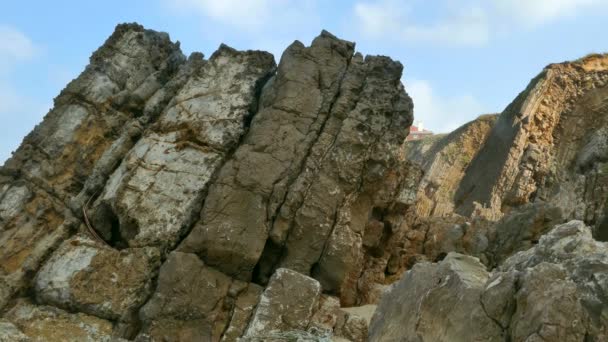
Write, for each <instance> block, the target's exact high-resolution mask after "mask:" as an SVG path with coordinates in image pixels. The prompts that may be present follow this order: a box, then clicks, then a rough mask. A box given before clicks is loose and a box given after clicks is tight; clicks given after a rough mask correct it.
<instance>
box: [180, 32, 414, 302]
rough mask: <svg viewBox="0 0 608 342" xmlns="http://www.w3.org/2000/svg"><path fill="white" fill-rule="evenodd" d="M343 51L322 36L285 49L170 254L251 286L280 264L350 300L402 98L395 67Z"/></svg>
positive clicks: (389, 171) (382, 196) (405, 106)
mask: <svg viewBox="0 0 608 342" xmlns="http://www.w3.org/2000/svg"><path fill="white" fill-rule="evenodd" d="M352 54H353V44H352V43H350V42H346V41H342V40H339V39H337V38H336V37H333V36H332V35H330V34H329V33H327V32H324V33H322V34H321V36H319V37H317V38H316V39H315V40H314V41H313V43H312V45H311V46H310V47H304V46H303V45H302V44H301V43H299V42H295V43H294V44H292V45H291V46H290V47H289V48H288V49H287V50H286V51H285V53H284V54H283V57H282V59H281V63H280V65H279V68H278V72H277V74H276V75H275V76H274V77H273V78H272V79H271V80H270V81H269V83H268V84H267V85H266V86H265V87H264V90H263V92H262V96H261V101H260V111H259V113H258V114H256V115H255V117H254V119H253V121H252V125H251V129H250V131H249V133H248V134H247V136H246V137H245V139H244V141H243V143H242V144H241V145H240V146H239V147H238V148H237V150H236V152H235V154H234V156H233V158H232V159H231V160H229V161H228V162H227V163H226V165H224V167H222V169H221V171H220V172H219V175H218V180H217V181H216V182H215V183H214V184H213V185H211V187H210V189H209V194H208V196H207V198H206V200H205V204H204V207H203V210H202V214H201V220H200V221H199V223H197V224H196V226H195V227H194V229H193V231H192V232H191V234H190V235H189V236H188V237H187V238H186V240H185V241H184V242H183V243H182V245H181V246H180V247H179V249H180V250H181V251H185V252H194V253H197V254H198V255H200V256H201V257H202V258H203V259H204V260H205V262H206V263H207V264H209V265H211V266H213V267H217V268H218V269H220V270H222V271H223V272H225V273H227V274H229V275H232V276H235V277H237V278H239V279H243V280H249V279H251V278H252V276H255V278H256V279H255V280H256V281H258V282H259V283H262V284H265V283H266V282H267V281H268V278H269V277H270V275H271V274H273V272H274V270H275V269H276V268H277V267H286V268H291V269H293V270H296V271H298V272H300V273H302V274H306V275H308V274H311V275H312V276H313V277H315V278H316V279H318V280H319V281H320V282H321V283H322V284H323V287H324V289H326V290H329V291H337V292H344V293H345V296H344V297H345V298H344V299H343V300H347V301H349V302H354V301H355V300H356V299H355V298H353V297H355V296H356V291H357V289H356V288H353V287H356V281H357V279H356V278H357V277H358V274H360V271H361V268H362V266H363V265H362V258H363V255H364V251H363V249H362V241H361V236H360V232H361V231H362V230H363V228H364V226H365V225H366V223H367V217H368V215H367V214H368V213H369V212H371V210H372V207H373V206H374V205H378V206H384V205H388V204H387V202H390V201H391V200H392V198H391V197H390V196H389V195H388V194H387V193H391V189H389V190H386V188H390V186H393V187H395V186H396V184H394V183H396V182H397V179H398V177H397V175H396V174H397V173H398V168H397V167H396V166H397V164H396V161H397V154H398V153H397V148H398V146H399V145H400V144H401V142H402V141H403V138H404V137H405V133H406V132H405V131H404V130H405V128H406V127H407V126H408V124H409V122H411V100H410V99H409V98H408V97H407V96H406V94H405V92H404V91H403V88H402V86H401V84H400V82H399V79H400V76H401V70H402V66H401V64H399V63H397V62H393V61H391V60H389V59H388V58H384V57H367V58H366V59H365V60H364V59H363V57H362V56H361V55H358V54H357V55H355V56H353V55H352ZM300 94H307V96H306V97H303V98H302V97H299V95H300ZM391 181H392V183H391ZM387 184H388V185H387ZM383 191H384V192H383ZM353 246H355V247H354V248H353ZM254 271H255V272H254ZM254 273H255V274H254ZM347 289H348V290H347ZM348 292H354V293H350V294H349V293H348Z"/></svg>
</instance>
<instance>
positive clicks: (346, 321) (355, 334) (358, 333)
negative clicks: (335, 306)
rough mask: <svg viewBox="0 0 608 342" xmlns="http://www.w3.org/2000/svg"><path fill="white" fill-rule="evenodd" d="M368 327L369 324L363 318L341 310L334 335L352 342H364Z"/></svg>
mask: <svg viewBox="0 0 608 342" xmlns="http://www.w3.org/2000/svg"><path fill="white" fill-rule="evenodd" d="M368 325H369V322H368V321H366V320H365V318H363V317H361V316H359V315H356V314H353V313H352V312H350V311H346V310H344V309H342V310H341V314H340V315H339V316H338V321H337V322H336V328H335V330H334V333H335V334H336V336H340V337H342V338H346V339H348V340H349V341H352V342H365V341H367V332H368V331H367V330H368Z"/></svg>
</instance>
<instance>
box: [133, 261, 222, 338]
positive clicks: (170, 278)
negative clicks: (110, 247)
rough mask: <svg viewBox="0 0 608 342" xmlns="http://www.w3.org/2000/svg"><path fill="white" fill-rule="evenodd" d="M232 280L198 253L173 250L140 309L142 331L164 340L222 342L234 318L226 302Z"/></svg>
mask: <svg viewBox="0 0 608 342" xmlns="http://www.w3.org/2000/svg"><path fill="white" fill-rule="evenodd" d="M231 282H232V279H231V278H230V277H228V276H226V275H224V274H222V273H221V272H218V271H216V270H214V269H212V268H210V267H208V266H206V265H205V264H204V263H203V262H202V261H201V260H200V259H199V258H198V257H197V256H196V255H195V254H191V253H180V252H172V253H171V254H169V257H168V258H167V261H166V262H165V263H164V264H163V265H162V267H161V269H160V274H159V277H158V287H157V289H156V291H155V292H154V294H153V296H152V298H151V299H150V300H149V301H148V303H146V305H145V306H144V307H143V308H142V309H141V311H140V317H141V320H142V322H143V325H144V327H143V329H142V334H148V335H149V336H151V337H152V339H153V340H163V341H190V340H192V341H197V340H200V341H218V340H219V339H220V337H221V334H222V333H223V332H224V328H225V327H226V325H227V324H228V321H229V319H230V317H229V316H228V315H229V312H230V309H231V308H230V307H226V305H224V303H225V299H226V297H228V296H229V290H230V285H231Z"/></svg>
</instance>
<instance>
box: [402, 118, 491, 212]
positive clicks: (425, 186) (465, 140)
mask: <svg viewBox="0 0 608 342" xmlns="http://www.w3.org/2000/svg"><path fill="white" fill-rule="evenodd" d="M497 118H498V115H492V114H488V115H482V116H480V117H478V118H477V119H475V120H473V121H471V122H468V123H466V124H464V125H462V126H461V127H459V128H458V129H456V130H455V131H453V132H451V133H450V134H447V135H435V136H431V137H428V138H424V139H422V140H414V141H409V142H406V143H405V145H404V151H403V153H404V154H405V158H407V160H409V161H411V162H412V164H411V165H409V167H410V168H420V169H421V170H422V171H423V174H424V175H423V177H422V178H421V179H420V180H419V181H418V180H416V179H415V178H414V186H415V189H416V192H417V193H416V200H415V202H416V204H415V210H416V215H417V216H418V217H428V216H438V217H441V216H445V215H451V214H452V213H453V212H454V198H453V197H454V192H455V191H456V189H457V188H458V185H459V184H460V181H461V180H462V178H463V177H464V176H465V173H466V172H467V167H468V166H469V164H470V163H471V161H472V160H473V158H475V156H476V155H477V153H478V152H479V149H480V148H481V147H482V146H483V144H484V143H485V141H486V139H487V138H488V135H489V134H490V132H491V130H492V127H493V126H494V123H495V122H496V119H497Z"/></svg>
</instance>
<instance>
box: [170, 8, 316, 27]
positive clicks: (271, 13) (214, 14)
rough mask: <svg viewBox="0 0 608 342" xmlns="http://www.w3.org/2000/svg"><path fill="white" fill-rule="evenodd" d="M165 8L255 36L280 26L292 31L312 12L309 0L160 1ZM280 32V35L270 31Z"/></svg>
mask: <svg viewBox="0 0 608 342" xmlns="http://www.w3.org/2000/svg"><path fill="white" fill-rule="evenodd" d="M163 1H164V2H165V3H166V4H167V5H168V6H169V7H171V8H173V9H176V10H178V11H182V12H192V11H195V12H196V13H198V14H200V15H202V16H204V17H206V18H209V19H212V20H214V21H216V22H218V23H221V24H223V25H226V26H228V27H232V28H234V29H237V30H240V31H242V32H244V33H247V32H248V31H253V32H250V33H257V32H259V31H261V30H264V29H267V28H268V27H276V26H277V24H281V25H283V28H282V29H283V30H293V29H294V28H296V27H297V26H298V25H301V24H303V23H305V21H306V20H310V19H313V20H314V18H311V17H312V16H315V15H316V14H315V13H314V3H315V2H314V1H312V0H301V1H297V0H221V1H218V0H163ZM274 33H279V34H280V33H281V32H274Z"/></svg>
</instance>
